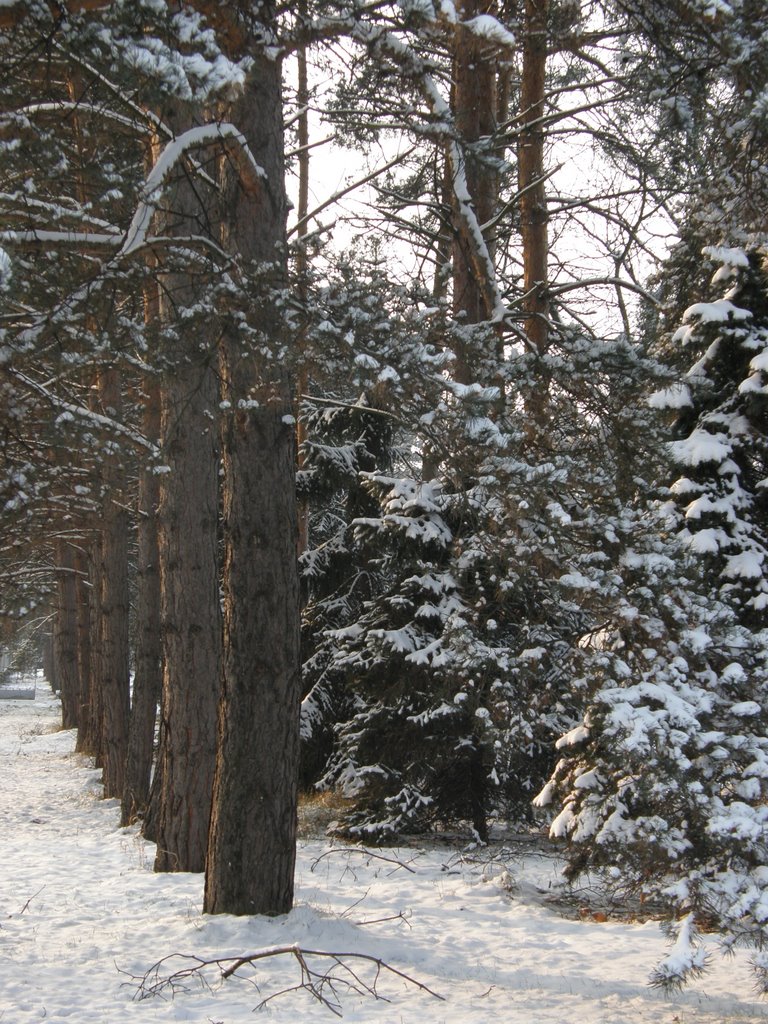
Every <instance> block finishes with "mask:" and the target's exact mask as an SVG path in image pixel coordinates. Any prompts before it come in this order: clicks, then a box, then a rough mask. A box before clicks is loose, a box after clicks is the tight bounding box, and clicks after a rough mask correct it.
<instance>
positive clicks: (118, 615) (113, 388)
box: [98, 368, 130, 799]
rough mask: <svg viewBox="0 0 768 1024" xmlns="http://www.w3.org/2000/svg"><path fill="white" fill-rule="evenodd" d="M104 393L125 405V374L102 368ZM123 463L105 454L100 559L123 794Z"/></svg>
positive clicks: (126, 697) (110, 725) (114, 764)
mask: <svg viewBox="0 0 768 1024" xmlns="http://www.w3.org/2000/svg"><path fill="white" fill-rule="evenodd" d="M99 395H100V399H101V403H102V406H103V407H104V409H105V411H106V412H107V413H108V415H110V416H113V417H115V418H117V419H119V417H120V414H121V411H122V395H121V382H120V374H119V372H118V371H117V370H115V369H111V368H107V369H103V370H101V371H100V373H99ZM122 476H123V469H122V467H121V465H120V463H119V457H117V456H110V457H107V459H106V460H105V481H106V494H105V501H104V506H103V515H102V523H101V532H100V538H99V545H98V553H99V557H100V559H101V565H100V572H99V576H100V580H99V582H100V600H99V617H100V623H99V648H98V657H99V663H100V667H101V677H100V684H101V741H100V744H99V747H100V753H101V760H102V766H103V768H104V795H105V796H106V797H117V798H118V799H119V798H120V797H121V796H122V793H123V785H124V782H125V759H126V755H127V753H128V723H129V715H130V679H129V647H128V609H129V598H128V516H127V513H126V511H125V508H124V507H123V502H122V501H121V488H120V486H119V481H120V480H121V479H122Z"/></svg>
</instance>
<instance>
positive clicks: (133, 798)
mask: <svg viewBox="0 0 768 1024" xmlns="http://www.w3.org/2000/svg"><path fill="white" fill-rule="evenodd" d="M145 402H146V405H145V412H144V436H145V437H147V438H148V439H150V440H152V441H156V440H157V439H158V438H159V435H160V390H159V388H158V387H157V385H156V384H154V383H153V382H152V381H149V382H148V383H147V395H146V397H145ZM159 490H160V489H159V483H158V477H157V475H156V474H155V473H153V472H152V468H151V467H147V466H145V467H144V468H143V469H142V471H141V473H140V475H139V501H138V513H139V523H138V564H137V570H136V588H137V589H136V622H135V635H136V652H135V658H134V662H135V674H134V678H133V699H132V701H131V724H130V731H129V734H128V754H127V758H126V764H125V786H124V789H123V798H122V813H121V824H123V825H130V824H131V822H133V821H135V820H136V819H137V818H138V817H140V816H141V815H142V814H143V813H144V811H145V809H146V806H147V802H148V800H149V782H150V777H151V774H152V755H153V750H154V742H155V720H156V718H157V704H158V701H159V700H160V694H161V691H162V641H161V636H160V568H159V552H158V539H157V506H158V500H159Z"/></svg>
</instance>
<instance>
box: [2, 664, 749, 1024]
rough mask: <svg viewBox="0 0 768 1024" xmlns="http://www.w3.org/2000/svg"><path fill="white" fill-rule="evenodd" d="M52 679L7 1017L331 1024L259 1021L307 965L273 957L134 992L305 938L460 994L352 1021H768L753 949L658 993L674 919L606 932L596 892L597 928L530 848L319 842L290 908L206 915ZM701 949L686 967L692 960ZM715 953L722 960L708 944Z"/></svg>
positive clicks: (94, 1023)
mask: <svg viewBox="0 0 768 1024" xmlns="http://www.w3.org/2000/svg"><path fill="white" fill-rule="evenodd" d="M37 682H38V696H37V699H36V700H35V701H15V700H6V701H2V702H0V761H1V763H2V767H1V769H0V770H1V771H2V778H3V787H2V794H3V795H2V798H0V824H1V825H2V827H0V862H1V863H2V864H3V884H2V885H1V886H0V1020H2V1021H3V1022H5V1021H6V1020H7V1021H9V1022H11V1021H12V1022H13V1024H33V1022H40V1021H43V1020H44V1021H46V1022H49V1024H73V1022H78V1024H79V1022H81V1021H88V1024H129V1022H130V1024H134V1022H136V1021H140V1022H141V1024H155V1022H177V1024H178V1022H187V1024H207V1022H217V1021H218V1022H223V1021H226V1024H246V1022H248V1024H251V1022H252V1021H254V1020H260V1019H262V1018H264V1019H268V1020H273V1021H278V1022H279V1021H284V1022H286V1024H288V1022H290V1024H293V1022H295V1021H296V1020H302V1021H329V1020H333V1019H334V1017H333V1016H332V1014H331V1013H330V1012H329V1010H328V1009H327V1008H326V1007H324V1006H322V1005H321V1004H320V1003H319V1002H317V1001H314V1000H312V999H311V998H310V997H309V996H308V995H307V993H305V992H301V991H294V992H291V993H289V994H285V995H282V996H280V997H278V998H276V999H275V1000H274V1001H272V1002H270V1003H269V1005H268V1007H267V1009H266V1010H265V1011H264V1012H263V1013H262V1014H260V1015H257V1016H255V1015H254V1012H253V1011H254V1009H255V1007H257V1006H258V1005H259V1003H260V1002H261V1000H262V999H264V998H266V997H268V996H270V995H274V994H275V993H277V992H279V991H280V990H281V989H285V988H289V987H292V986H294V985H295V984H296V983H297V980H298V979H297V969H296V964H295V961H294V960H293V959H292V958H291V957H290V955H283V956H279V957H272V958H271V959H265V960H262V961H260V962H259V966H258V972H259V973H258V988H256V987H255V985H254V984H253V976H252V975H251V978H250V980H249V979H248V978H247V976H246V974H243V976H242V977H241V976H240V975H239V974H236V975H235V976H234V977H232V978H230V979H228V980H227V981H221V980H220V977H219V975H218V973H217V971H216V970H211V971H210V972H209V973H208V975H207V981H208V983H209V984H210V988H208V987H205V986H201V985H198V984H194V983H193V982H188V983H187V984H186V985H185V986H184V987H183V988H181V989H179V990H177V992H176V994H175V997H174V998H170V993H166V998H152V999H147V1000H144V1001H142V1002H140V1003H137V1002H134V1001H133V997H134V995H135V994H136V983H135V981H133V980H132V978H131V976H132V975H137V974H143V973H144V972H145V971H146V970H147V969H148V968H150V967H151V966H152V965H153V964H154V963H156V962H157V961H158V960H159V959H160V958H162V957H164V956H168V955H169V954H173V953H183V954H187V955H196V956H200V957H204V958H211V957H215V956H219V957H224V956H226V957H234V956H239V955H240V954H243V953H253V952H255V951H256V950H265V949H266V950H269V949H274V948H281V947H285V946H292V945H293V944H298V945H299V946H300V947H302V948H305V949H316V950H324V951H329V950H335V951H342V952H357V953H366V954H370V955H373V956H377V957H382V958H383V959H384V960H385V961H387V962H388V963H389V964H391V965H392V966H393V967H395V968H396V969H397V970H398V971H401V972H404V973H405V974H408V975H410V976H411V977H413V978H415V979H417V980H418V981H419V982H421V983H422V984H424V985H426V986H428V987H429V988H430V989H431V990H432V991H433V992H436V993H438V994H439V995H440V996H442V997H443V1000H444V1001H439V1000H438V999H437V998H435V997H434V996H432V995H430V994H429V993H427V992H425V991H421V990H419V989H417V988H415V987H414V986H412V985H410V986H409V985H408V984H406V983H405V981H404V980H403V979H402V978H401V977H398V976H396V975H392V974H390V975H388V976H386V975H382V977H381V978H380V979H379V982H378V990H379V993H380V995H381V996H382V997H385V998H386V999H388V1000H389V1002H384V1001H382V1000H380V1001H376V1000H374V999H372V998H371V997H369V996H365V997H364V996H361V995H357V994H355V993H354V992H344V991H342V990H341V989H339V996H340V1002H341V1010H342V1013H343V1019H344V1020H345V1021H349V1022H351V1024H361V1022H377V1024H400V1022H406V1024H414V1022H416V1021H418V1022H419V1024H467V1022H472V1024H490V1022H499V1024H531V1022H534V1024H576V1022H578V1024H672V1022H674V1021H678V1022H685V1024H728V1022H735V1021H737V1020H738V1021H742V1022H745V1021H746V1022H753V1024H756V1022H757V1021H765V1020H768V1010H767V1009H766V1008H765V1007H764V1006H763V1005H762V1004H759V1003H757V1002H756V1001H754V1000H752V999H751V998H750V993H751V979H750V976H749V971H748V964H747V959H748V958H747V956H746V954H744V953H743V952H742V951H737V952H736V955H735V957H734V958H733V959H730V960H721V959H720V958H719V957H717V956H715V957H714V959H713V967H712V970H711V972H709V973H708V974H707V975H706V976H705V978H703V979H701V980H698V981H696V982H695V983H694V984H693V985H691V987H689V988H688V989H686V990H684V991H683V992H682V993H680V994H676V995H674V996H672V997H669V996H666V995H664V994H662V993H661V992H659V991H657V990H654V989H652V988H651V987H649V986H648V984H647V978H648V976H649V974H650V972H651V970H652V969H653V966H654V964H656V963H657V962H658V961H659V960H660V959H661V958H663V957H664V956H665V954H667V953H669V947H668V945H667V942H666V940H665V938H664V936H663V935H662V933H661V930H660V928H659V925H658V924H657V923H656V922H653V921H646V922H645V923H627V922H624V921H619V920H613V919H611V920H608V921H605V922H601V921H600V920H599V917H600V915H596V917H593V916H592V913H591V910H590V906H589V901H590V899H591V898H593V896H594V892H595V890H594V889H593V888H590V889H588V890H585V891H584V892H585V893H586V895H580V897H579V898H580V899H583V900H584V902H585V903H586V904H587V905H586V906H585V908H584V909H583V910H582V911H581V914H582V917H583V919H574V918H573V917H566V916H563V915H562V914H561V913H559V912H558V910H557V908H556V907H555V905H554V904H553V903H552V902H551V897H552V894H553V892H554V890H555V887H556V886H557V884H558V878H559V869H558V865H557V862H556V861H555V859H554V858H553V856H552V855H550V854H549V853H547V852H546V851H541V850H538V846H537V845H536V844H532V843H531V842H530V840H527V841H523V840H521V841H519V842H517V843H512V844H510V846H509V847H507V848H501V847H500V846H499V845H498V844H495V845H494V846H492V847H491V848H490V849H489V850H484V849H479V850H477V849H475V850H472V849H467V850H463V851H462V850H461V849H460V848H459V847H457V846H456V845H455V844H454V845H448V844H445V845H442V846H439V845H435V844H430V845H429V846H426V847H422V846H412V847H409V848H401V849H398V850H389V849H379V850H376V851H371V852H368V851H365V850H363V849H362V848H359V847H339V846H336V847H332V846H331V845H330V844H329V843H328V842H325V841H322V840H316V839H313V840H307V841H302V842H301V843H300V845H299V851H298V862H297V882H298V885H297V902H296V906H295V908H294V910H293V911H292V912H291V913H290V914H289V915H287V916H286V917H282V918H248V917H242V918H233V917H229V916H216V917H207V916H203V915H202V914H201V913H200V905H201V899H202V886H203V879H202V876H200V875H193V874H169V875H157V874H154V873H153V871H152V860H153V855H154V850H153V847H152V846H151V845H150V844H148V843H146V842H145V841H144V840H142V839H141V838H140V837H139V836H138V834H137V832H136V830H135V829H133V828H131V829H120V828H119V827H118V820H119V810H118V807H117V804H116V802H115V801H105V800H102V799H100V785H99V773H98V772H97V771H95V770H94V769H93V768H91V767H90V766H89V762H88V761H87V760H86V759H85V758H84V757H82V756H81V755H77V754H74V753H73V748H74V735H73V733H72V732H65V731H60V730H59V729H58V723H59V707H58V702H57V700H56V699H55V698H54V697H53V696H52V695H51V694H50V692H49V691H48V689H47V687H46V686H45V684H44V683H43V682H42V681H41V680H38V681H37ZM513 847H514V849H515V850H518V853H514V852H513ZM520 850H522V851H523V853H520V852H519V851H520ZM537 851H538V852H537ZM382 858H387V859H382ZM590 894H592V895H590ZM681 931H683V932H686V929H685V926H684V927H683V929H682V930H681ZM689 938H690V936H689V935H688V934H687V933H686V934H684V935H683V938H682V939H681V940H679V941H678V944H677V947H676V948H675V949H673V950H672V952H671V956H672V957H673V958H674V957H679V956H681V955H685V953H686V952H687V950H686V949H683V948H682V947H683V946H685V944H686V940H688V939H689ZM703 942H704V946H705V948H706V949H707V950H708V951H711V950H712V949H713V942H712V940H711V938H710V937H708V936H705V937H704V939H703ZM173 966H174V965H167V967H166V968H165V970H166V971H169V970H170V969H172V967H173ZM175 966H177V967H179V966H182V964H180V963H177V964H176V965H175ZM315 966H319V961H318V962H316V964H315ZM358 967H359V968H360V970H362V971H365V968H364V967H363V966H362V965H361V964H358ZM161 974H162V971H161ZM365 976H366V978H368V980H369V981H370V980H372V973H370V972H369V973H367V974H366V975H365Z"/></svg>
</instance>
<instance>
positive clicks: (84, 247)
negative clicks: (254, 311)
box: [0, 228, 232, 264]
mask: <svg viewBox="0 0 768 1024" xmlns="http://www.w3.org/2000/svg"><path fill="white" fill-rule="evenodd" d="M124 242H125V235H124V234H116V233H111V234H106V233H101V232H97V231H71V230H64V231H51V230H48V229H47V228H31V229H30V230H27V231H0V243H4V244H5V245H9V246H13V247H14V248H16V249H39V248H45V249H50V248H52V247H55V246H56V247H58V246H61V247H63V248H65V249H67V248H69V249H71V248H76V249H77V250H78V252H81V253H83V254H84V255H93V254H94V253H103V252H104V250H105V249H112V250H113V251H114V250H119V251H118V253H117V254H118V256H120V257H125V256H130V257H137V256H140V255H141V254H142V253H144V252H146V251H147V250H149V249H165V248H173V249H176V250H179V251H181V252H184V251H187V252H188V253H195V254H197V252H198V250H201V249H202V250H205V251H207V252H209V253H212V254H213V256H214V257H215V259H217V260H220V261H221V262H222V263H223V264H227V263H230V262H231V260H232V257H231V256H230V255H229V254H228V253H226V252H225V251H224V250H223V249H222V248H221V246H219V245H217V244H216V243H215V242H214V241H212V240H211V239H210V238H206V237H205V235H176V236H171V235H147V236H146V237H145V238H144V241H143V242H142V244H141V245H134V246H132V247H131V249H130V250H129V251H126V250H125V249H124V247H123V244H124Z"/></svg>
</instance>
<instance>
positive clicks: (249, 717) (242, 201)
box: [204, 4, 300, 914]
mask: <svg viewBox="0 0 768 1024" xmlns="http://www.w3.org/2000/svg"><path fill="white" fill-rule="evenodd" d="M270 16H274V8H273V6H272V5H271V4H263V5H262V8H261V18H262V20H269V17H270ZM250 42H251V45H252V52H254V54H255V59H254V64H253V66H252V68H251V70H250V73H249V77H248V80H247V82H246V85H245V88H244V90H243V92H242V95H241V96H240V97H239V98H238V99H237V100H236V101H235V102H234V103H233V105H232V108H231V109H230V110H229V111H228V113H227V116H228V119H229V120H231V121H232V122H233V123H235V124H236V125H237V126H238V128H239V129H240V130H241V131H242V132H243V134H244V135H245V137H246V140H247V142H248V145H249V146H250V149H251V151H252V153H253V154H254V157H255V159H256V161H257V163H258V164H259V165H260V166H261V167H263V168H264V169H265V171H266V174H267V180H266V183H265V186H264V188H263V189H262V191H261V194H260V195H258V196H253V195H249V194H248V193H246V191H245V190H244V189H243V188H242V186H241V184H240V182H239V181H238V180H237V178H236V176H235V175H234V173H233V169H232V167H231V166H225V167H224V168H223V201H224V207H223V209H224V210H225V211H226V214H225V216H226V219H225V221H224V223H223V233H222V241H223V244H224V246H225V247H226V248H227V250H228V251H230V252H232V253H237V254H238V255H239V258H240V259H241V261H242V263H243V265H245V266H247V265H248V264H251V265H254V264H260V265H261V266H262V267H263V266H264V265H265V264H271V265H272V266H273V268H274V271H275V273H274V281H273V282H272V283H273V284H274V285H276V286H280V285H282V284H283V282H284V276H285V219H286V211H287V203H286V197H285V187H284V157H283V126H282V97H281V69H280V66H279V63H278V62H277V61H275V60H273V59H268V58H267V57H266V56H265V55H263V54H261V53H260V52H259V45H258V42H257V40H256V39H254V40H251V41H250ZM261 287H262V289H265V290H266V291H268V288H269V285H268V284H267V283H264V281H263V278H262V285H261ZM259 299H260V302H259V308H258V311H257V314H256V317H257V318H258V325H259V327H260V329H261V331H262V332H263V333H264V334H265V335H266V338H265V340H266V342H267V344H269V343H271V344H272V345H273V346H274V349H275V350H276V349H277V348H278V345H277V344H276V343H277V342H279V340H280V333H281V332H280V313H279V307H278V306H277V305H276V303H275V301H274V299H272V298H270V296H269V295H268V294H264V293H262V295H261V296H259ZM256 317H254V320H255V319H256ZM221 356H222V358H221V367H222V375H223V378H224V386H225V389H226V390H225V395H226V397H227V399H228V401H229V403H230V406H231V408H230V411H229V412H228V413H227V415H226V419H225V424H226V426H225V430H224V432H223V456H224V460H223V465H224V537H225V564H224V676H223V679H224V682H223V695H222V702H221V709H220V714H219V734H218V736H219V744H218V754H217V761H216V778H215V784H214V795H213V810H212V816H211V831H210V839H209V846H208V865H207V870H206V884H205V898H204V910H205V911H206V912H208V913H232V914H281V913H287V911H288V910H290V908H291V906H292V903H293V872H294V861H295V849H296V801H297V789H298V763H299V728H298V727H299V696H300V655H299V597H298V594H299V588H298V572H297V563H296V534H297V524H296V500H295V465H294V438H293V429H292V422H291V417H290V413H291V410H292V403H291V400H290V398H291V396H290V391H289V388H288V384H287V380H286V379H285V376H284V374H281V373H280V372H279V369H275V368H272V369H271V372H270V369H267V370H265V369H264V368H260V367H259V366H258V364H257V362H256V356H255V355H254V354H253V353H251V354H245V353H244V352H243V346H242V342H241V340H240V338H239V337H238V334H237V333H236V332H235V331H233V330H226V331H225V333H224V336H223V338H222V345H221ZM273 358H275V357H274V356H273Z"/></svg>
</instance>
